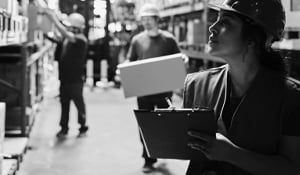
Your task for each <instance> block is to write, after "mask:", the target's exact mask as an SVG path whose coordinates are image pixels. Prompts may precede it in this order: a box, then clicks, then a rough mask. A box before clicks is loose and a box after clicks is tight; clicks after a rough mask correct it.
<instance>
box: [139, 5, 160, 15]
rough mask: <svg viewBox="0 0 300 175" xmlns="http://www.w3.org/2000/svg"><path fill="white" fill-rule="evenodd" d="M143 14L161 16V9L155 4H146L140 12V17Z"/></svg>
mask: <svg viewBox="0 0 300 175" xmlns="http://www.w3.org/2000/svg"><path fill="white" fill-rule="evenodd" d="M143 16H157V17H159V9H158V8H157V6H155V5H154V4H145V5H143V6H142V8H141V9H140V12H139V17H143Z"/></svg>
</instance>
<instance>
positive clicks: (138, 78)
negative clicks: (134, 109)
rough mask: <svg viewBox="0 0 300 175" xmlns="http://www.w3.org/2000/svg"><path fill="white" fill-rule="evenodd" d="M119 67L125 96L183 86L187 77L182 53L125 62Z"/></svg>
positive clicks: (142, 94) (154, 92) (143, 94)
mask: <svg viewBox="0 0 300 175" xmlns="http://www.w3.org/2000/svg"><path fill="white" fill-rule="evenodd" d="M118 68H119V70H120V78H121V83H122V86H123V89H124V95H125V98H127V97H134V96H145V95H151V94H157V93H162V92H166V91H172V90H175V89H180V88H183V85H184V80H185V77H186V69H185V66H184V62H183V58H182V54H173V55H167V56H162V57H155V58H149V59H145V60H138V61H134V62H130V63H124V64H120V65H119V66H118Z"/></svg>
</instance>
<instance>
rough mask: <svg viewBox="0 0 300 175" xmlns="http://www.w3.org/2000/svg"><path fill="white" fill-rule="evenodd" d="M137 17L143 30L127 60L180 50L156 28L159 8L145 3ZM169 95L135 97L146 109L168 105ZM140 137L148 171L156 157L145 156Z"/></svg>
mask: <svg viewBox="0 0 300 175" xmlns="http://www.w3.org/2000/svg"><path fill="white" fill-rule="evenodd" d="M139 17H140V19H141V22H142V25H143V27H144V29H145V30H144V31H143V32H141V33H140V34H138V35H136V36H134V37H133V39H132V41H131V43H130V48H129V51H128V54H127V59H128V60H129V61H137V60H142V59H147V58H153V57H159V56H164V55H170V54H175V53H179V52H180V50H179V48H178V45H177V42H176V40H175V38H174V36H173V35H172V34H171V33H169V32H167V31H162V30H160V29H158V21H159V9H158V8H157V7H156V6H155V5H153V4H145V5H144V6H143V7H142V8H141V10H140V12H139ZM166 69H167V67H166ZM153 71H155V70H153ZM171 96H172V92H163V93H159V94H153V95H147V96H140V97H138V98H137V104H138V108H139V109H148V110H153V109H154V108H155V107H157V108H168V106H169V105H168V103H167V102H166V100H165V98H166V97H168V98H170V97H171ZM140 138H141V141H142V144H143V155H142V156H143V158H144V159H145V164H144V166H143V172H145V173H149V172H152V171H153V170H154V167H153V164H154V163H155V162H156V161H157V159H154V158H150V157H148V156H147V153H146V150H145V145H144V143H143V140H142V137H141V136H140Z"/></svg>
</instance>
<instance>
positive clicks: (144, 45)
mask: <svg viewBox="0 0 300 175" xmlns="http://www.w3.org/2000/svg"><path fill="white" fill-rule="evenodd" d="M179 52H180V50H179V48H178V45H177V43H176V40H175V38H174V37H173V35H172V34H171V33H169V32H166V31H160V33H159V34H158V35H157V36H155V37H150V36H149V35H147V33H146V32H142V33H140V34H138V35H136V36H135V37H133V39H132V42H131V46H130V48H129V51H128V54H127V58H128V59H129V60H130V61H136V60H142V59H147V58H153V57H158V56H164V55H170V54H175V53H179Z"/></svg>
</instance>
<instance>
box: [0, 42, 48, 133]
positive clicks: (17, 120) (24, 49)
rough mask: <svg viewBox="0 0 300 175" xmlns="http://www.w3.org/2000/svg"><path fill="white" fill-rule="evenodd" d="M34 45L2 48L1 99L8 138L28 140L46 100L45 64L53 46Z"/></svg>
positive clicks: (0, 58)
mask: <svg viewBox="0 0 300 175" xmlns="http://www.w3.org/2000/svg"><path fill="white" fill-rule="evenodd" d="M35 47H36V46H35V45H34V44H19V45H6V46H1V47H0V66H1V69H2V72H1V71H0V88H1V89H2V90H1V92H2V94H1V93H0V96H1V97H2V99H0V100H1V101H4V102H6V104H7V108H6V124H5V128H6V135H7V136H9V135H19V136H28V134H29V132H30V130H31V127H32V125H33V122H34V118H35V116H36V114H37V111H38V109H39V103H40V102H41V101H42V99H43V81H44V78H43V76H44V75H43V72H44V71H43V69H44V67H43V66H44V65H45V64H44V62H45V61H47V60H48V58H49V56H51V54H52V51H53V50H52V49H51V48H52V45H51V44H47V45H45V46H43V47H42V48H41V49H37V50H38V51H36V52H35V49H36V48H35Z"/></svg>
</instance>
